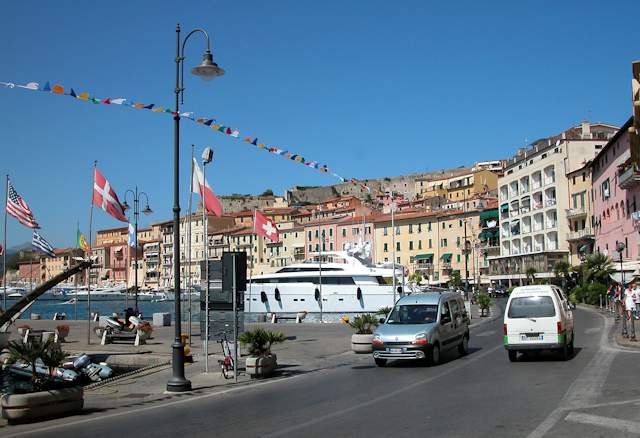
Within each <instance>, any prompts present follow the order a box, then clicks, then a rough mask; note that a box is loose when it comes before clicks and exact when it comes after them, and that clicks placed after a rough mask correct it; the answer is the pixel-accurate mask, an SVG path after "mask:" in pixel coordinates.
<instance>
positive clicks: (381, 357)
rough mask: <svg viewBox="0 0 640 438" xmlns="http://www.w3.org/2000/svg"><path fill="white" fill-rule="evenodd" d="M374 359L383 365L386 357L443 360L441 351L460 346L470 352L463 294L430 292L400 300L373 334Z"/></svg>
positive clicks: (385, 362) (460, 349) (435, 362)
mask: <svg viewBox="0 0 640 438" xmlns="http://www.w3.org/2000/svg"><path fill="white" fill-rule="evenodd" d="M372 344H373V358H374V360H375V362H376V365H378V366H380V367H383V366H385V365H386V364H387V360H394V359H400V360H402V359H410V360H422V361H424V362H428V363H431V364H437V363H438V362H439V361H440V353H441V352H442V351H445V350H450V349H452V348H457V349H458V352H459V353H460V355H465V354H467V353H468V352H469V316H468V315H467V311H466V308H465V306H464V301H462V296H461V295H460V294H459V293H455V292H444V293H437V292H430V293H424V294H416V295H409V296H406V297H402V298H400V299H399V300H398V302H397V303H396V305H395V306H394V308H393V310H392V311H391V313H389V315H388V316H387V318H386V320H385V321H384V324H381V325H380V326H378V328H377V329H376V331H375V333H374V334H373V343H372Z"/></svg>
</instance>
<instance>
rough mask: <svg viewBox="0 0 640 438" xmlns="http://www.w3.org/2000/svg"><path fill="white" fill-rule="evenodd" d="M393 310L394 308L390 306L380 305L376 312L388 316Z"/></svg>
mask: <svg viewBox="0 0 640 438" xmlns="http://www.w3.org/2000/svg"><path fill="white" fill-rule="evenodd" d="M392 310H393V309H392V308H391V307H389V306H386V307H380V308H379V309H378V311H377V312H376V315H381V316H387V315H388V314H389V313H391V311H392Z"/></svg>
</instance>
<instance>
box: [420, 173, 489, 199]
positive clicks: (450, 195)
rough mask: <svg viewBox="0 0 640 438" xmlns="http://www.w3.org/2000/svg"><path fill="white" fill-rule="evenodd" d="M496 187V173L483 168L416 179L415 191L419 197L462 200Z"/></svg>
mask: <svg viewBox="0 0 640 438" xmlns="http://www.w3.org/2000/svg"><path fill="white" fill-rule="evenodd" d="M497 188H498V173H496V172H493V171H491V170H487V169H483V168H473V169H466V170H465V171H463V172H461V171H460V170H457V171H456V172H451V173H447V174H443V175H439V176H436V177H426V178H418V179H416V193H417V195H418V197H420V198H433V197H436V196H442V197H445V198H447V199H448V200H449V201H462V200H464V199H465V198H471V197H473V196H475V195H479V194H486V193H491V192H496V191H497Z"/></svg>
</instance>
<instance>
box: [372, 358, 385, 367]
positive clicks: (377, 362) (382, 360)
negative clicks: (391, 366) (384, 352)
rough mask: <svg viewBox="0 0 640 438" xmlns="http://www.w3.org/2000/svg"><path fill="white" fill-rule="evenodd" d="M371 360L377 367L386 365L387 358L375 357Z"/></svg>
mask: <svg viewBox="0 0 640 438" xmlns="http://www.w3.org/2000/svg"><path fill="white" fill-rule="evenodd" d="M373 360H374V361H375V362H376V365H378V366H379V367H386V366H387V359H378V358H377V357H376V358H374V359H373Z"/></svg>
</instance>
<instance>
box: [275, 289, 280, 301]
mask: <svg viewBox="0 0 640 438" xmlns="http://www.w3.org/2000/svg"><path fill="white" fill-rule="evenodd" d="M275 294H276V301H280V291H279V290H278V288H277V287H276V291H275Z"/></svg>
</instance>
